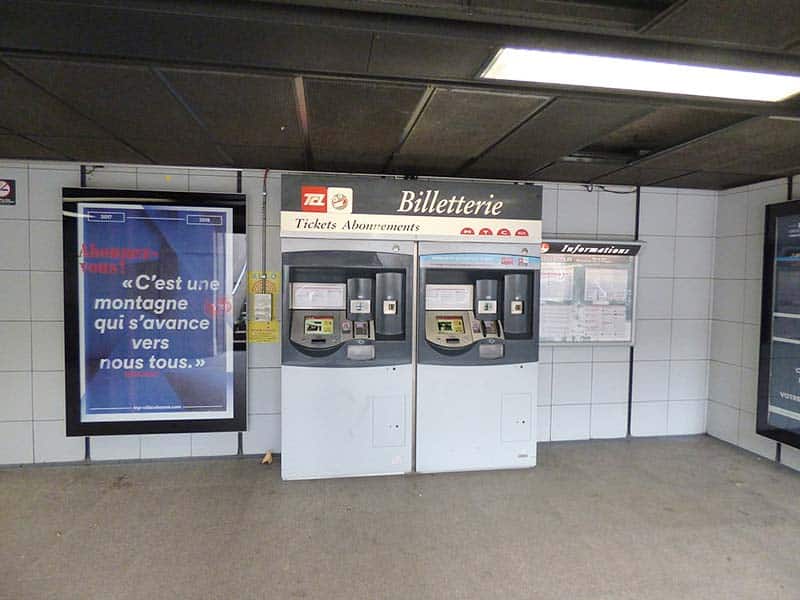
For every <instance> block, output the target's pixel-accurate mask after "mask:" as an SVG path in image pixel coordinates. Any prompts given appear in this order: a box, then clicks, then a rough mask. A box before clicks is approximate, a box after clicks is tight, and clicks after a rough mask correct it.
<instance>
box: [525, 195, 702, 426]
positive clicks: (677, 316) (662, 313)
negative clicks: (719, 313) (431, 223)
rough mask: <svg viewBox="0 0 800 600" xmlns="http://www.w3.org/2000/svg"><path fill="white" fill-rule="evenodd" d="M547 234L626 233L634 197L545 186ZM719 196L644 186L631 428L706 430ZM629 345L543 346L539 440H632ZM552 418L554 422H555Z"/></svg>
mask: <svg viewBox="0 0 800 600" xmlns="http://www.w3.org/2000/svg"><path fill="white" fill-rule="evenodd" d="M543 186H544V201H543V215H542V220H543V223H542V227H543V230H544V236H545V237H547V236H548V235H550V236H557V237H561V238H568V237H576V238H590V239H591V238H606V237H610V238H612V239H613V238H615V237H621V238H625V237H627V238H628V239H630V238H632V236H633V235H634V234H635V221H636V195H635V193H613V192H614V191H616V192H624V191H627V190H630V188H627V190H626V188H619V189H614V190H613V191H610V190H609V191H605V190H601V189H594V190H587V189H586V188H585V187H584V186H579V185H574V184H549V183H544V184H543ZM715 216H716V193H714V192H706V191H695V190H670V189H656V188H653V189H647V188H645V189H643V190H642V193H641V203H640V222H639V224H640V237H641V238H642V239H643V241H645V242H646V245H645V248H644V249H643V250H642V253H641V258H640V263H639V280H638V286H639V287H638V302H637V319H638V320H637V323H636V342H635V352H634V366H633V400H634V404H633V407H632V414H631V419H632V420H631V432H632V434H633V435H639V436H648V435H680V434H694V433H703V432H705V424H706V405H707V401H708V391H707V390H708V370H709V363H708V354H709V336H710V310H711V293H712V289H711V268H712V259H713V248H714V223H715ZM628 352H629V351H628V348H627V347H614V346H608V347H603V346H595V347H574V348H570V347H564V346H561V347H559V346H556V347H552V348H543V349H542V351H541V353H540V360H541V365H540V386H539V439H540V440H543V441H544V440H554V441H555V440H574V439H589V438H609V437H625V435H626V433H627V424H628V404H627V403H628V377H629V371H630V368H629V354H628ZM548 419H549V420H548Z"/></svg>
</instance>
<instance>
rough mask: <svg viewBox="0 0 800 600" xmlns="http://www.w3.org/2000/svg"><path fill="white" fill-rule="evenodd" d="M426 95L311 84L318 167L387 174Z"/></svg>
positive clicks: (372, 86)
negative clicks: (417, 108) (395, 153)
mask: <svg viewBox="0 0 800 600" xmlns="http://www.w3.org/2000/svg"><path fill="white" fill-rule="evenodd" d="M424 91H425V89H424V88H423V87H420V86H400V85H388V84H376V83H366V82H359V81H343V80H314V79H310V80H307V81H306V97H307V102H308V115H309V136H310V139H311V152H312V156H313V158H314V167H315V168H317V169H337V170H342V169H343V170H350V169H362V170H376V169H377V170H380V169H382V168H383V166H384V165H385V164H386V162H387V161H388V159H389V157H390V156H391V154H392V153H393V152H394V150H395V149H396V148H397V146H398V145H399V143H400V140H401V136H402V134H403V131H404V129H405V127H406V125H407V123H408V122H409V119H410V118H411V115H412V114H413V113H414V110H415V108H416V107H417V105H418V103H419V102H420V100H421V99H422V96H423V93H424Z"/></svg>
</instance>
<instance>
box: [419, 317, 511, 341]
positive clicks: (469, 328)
mask: <svg viewBox="0 0 800 600" xmlns="http://www.w3.org/2000/svg"><path fill="white" fill-rule="evenodd" d="M425 338H426V339H427V340H428V341H429V342H430V343H432V344H434V345H435V346H439V347H441V348H450V349H463V348H468V347H469V346H472V345H473V344H474V343H476V342H481V341H483V340H502V339H503V333H502V328H501V327H500V323H499V322H497V321H481V320H480V319H476V318H475V315H474V314H473V313H472V311H426V312H425Z"/></svg>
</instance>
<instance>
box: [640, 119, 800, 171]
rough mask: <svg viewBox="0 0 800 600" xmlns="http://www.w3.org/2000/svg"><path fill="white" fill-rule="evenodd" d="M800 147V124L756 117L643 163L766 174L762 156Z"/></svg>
mask: <svg viewBox="0 0 800 600" xmlns="http://www.w3.org/2000/svg"><path fill="white" fill-rule="evenodd" d="M798 146H800V122H798V121H787V120H783V119H769V118H754V119H750V120H748V121H746V122H744V123H741V124H738V125H733V126H731V127H728V128H727V129H724V130H722V131H720V132H718V133H713V134H711V135H708V136H706V137H703V138H701V139H699V140H697V141H695V142H691V143H689V144H686V145H684V146H681V147H679V148H677V149H675V150H672V151H666V152H664V153H661V154H659V155H658V156H655V157H653V158H648V159H645V160H643V161H642V162H641V163H640V164H641V165H642V166H647V167H651V168H662V169H686V170H691V171H698V170H703V171H714V172H722V173H726V172H727V173H759V172H763V168H764V167H763V165H759V164H758V163H759V162H762V163H763V160H762V158H761V157H763V155H765V154H775V153H779V152H781V151H785V150H789V151H790V150H792V149H793V148H796V147H798Z"/></svg>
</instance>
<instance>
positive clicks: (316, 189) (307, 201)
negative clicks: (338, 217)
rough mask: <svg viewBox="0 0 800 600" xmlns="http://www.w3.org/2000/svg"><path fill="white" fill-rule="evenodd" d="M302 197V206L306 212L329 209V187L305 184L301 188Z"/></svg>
mask: <svg viewBox="0 0 800 600" xmlns="http://www.w3.org/2000/svg"><path fill="white" fill-rule="evenodd" d="M300 197H301V198H302V201H301V203H300V208H301V209H302V210H303V211H304V212H327V211H328V188H326V187H320V186H311V185H304V186H302V187H301V188H300Z"/></svg>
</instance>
